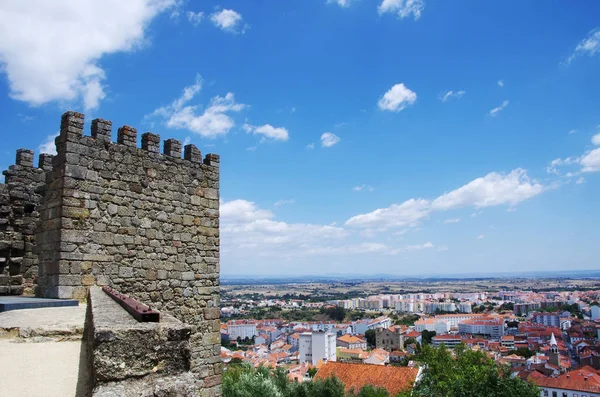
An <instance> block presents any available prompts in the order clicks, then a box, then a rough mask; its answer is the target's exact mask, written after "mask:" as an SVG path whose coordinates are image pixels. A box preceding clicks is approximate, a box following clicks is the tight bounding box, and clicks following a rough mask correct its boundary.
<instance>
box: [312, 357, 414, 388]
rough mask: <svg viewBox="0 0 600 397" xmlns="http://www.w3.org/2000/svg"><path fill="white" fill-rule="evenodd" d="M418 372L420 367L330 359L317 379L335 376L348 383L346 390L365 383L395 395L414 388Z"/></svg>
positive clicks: (318, 373) (345, 383) (359, 386)
mask: <svg viewBox="0 0 600 397" xmlns="http://www.w3.org/2000/svg"><path fill="white" fill-rule="evenodd" d="M418 373H419V370H418V368H410V367H392V366H383V365H369V364H350V363H338V362H335V361H329V362H327V363H326V364H324V365H323V366H322V367H321V368H320V369H319V372H317V374H316V375H315V379H327V378H329V377H332V376H335V377H336V378H338V379H339V380H341V381H342V382H343V383H344V385H346V391H349V390H350V389H352V388H354V390H355V391H358V390H360V389H361V388H362V387H363V386H365V385H372V386H374V387H383V388H385V389H387V391H388V392H389V393H390V394H391V395H395V394H396V393H398V392H400V391H403V390H405V389H412V387H413V385H414V383H415V380H416V378H417V375H418Z"/></svg>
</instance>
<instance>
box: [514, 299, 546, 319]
mask: <svg viewBox="0 0 600 397" xmlns="http://www.w3.org/2000/svg"><path fill="white" fill-rule="evenodd" d="M540 307H541V305H540V303H539V302H529V303H515V306H514V312H515V314H516V315H517V316H521V315H524V314H527V313H529V312H532V311H535V310H539V309H540Z"/></svg>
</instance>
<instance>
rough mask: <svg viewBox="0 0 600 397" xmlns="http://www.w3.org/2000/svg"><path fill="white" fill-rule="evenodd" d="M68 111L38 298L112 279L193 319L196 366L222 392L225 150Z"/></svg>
mask: <svg viewBox="0 0 600 397" xmlns="http://www.w3.org/2000/svg"><path fill="white" fill-rule="evenodd" d="M83 125H84V115H83V114H81V113H76V112H66V113H65V114H63V116H62V121H61V128H60V135H59V136H58V137H57V138H56V148H57V152H58V154H57V155H56V156H55V158H54V159H53V169H52V171H51V172H49V173H48V174H47V180H46V189H47V190H46V195H45V200H44V202H43V204H42V205H41V207H40V219H41V226H40V228H39V229H38V234H37V237H38V244H37V251H38V252H39V262H40V265H39V267H40V269H39V273H40V274H39V295H40V296H44V297H51V298H76V299H85V297H86V294H87V290H88V289H89V287H90V286H92V285H110V286H111V287H113V288H115V289H117V290H118V291H119V292H122V293H126V294H129V295H131V296H132V297H134V298H136V299H139V300H141V301H143V302H145V303H148V304H150V305H152V306H153V307H154V308H156V309H158V310H160V311H166V312H168V313H170V314H172V315H173V316H175V317H176V318H178V319H179V320H181V321H183V322H185V323H187V324H189V325H191V326H192V336H191V341H192V346H193V347H192V349H191V355H192V357H191V361H192V368H191V370H192V371H194V372H196V373H198V377H199V378H201V379H202V383H203V389H204V390H207V391H208V393H209V394H208V395H211V393H212V395H220V391H219V390H220V379H221V378H220V373H221V363H220V333H219V314H220V311H219V156H218V155H215V154H208V155H206V156H205V157H204V158H202V155H201V153H200V151H199V150H198V149H197V148H196V147H195V146H194V145H187V146H186V147H185V156H184V158H181V143H180V142H179V141H177V140H174V139H169V140H167V141H165V142H164V145H163V151H162V153H161V152H160V137H159V136H158V135H156V134H152V133H145V134H143V135H142V137H141V141H142V142H141V148H140V147H138V145H137V142H138V138H137V130H136V129H135V128H132V127H129V126H123V127H121V128H119V129H118V136H117V143H113V142H112V141H111V130H112V123H111V122H110V121H106V120H102V119H96V120H93V121H92V123H91V126H92V131H91V135H90V136H85V135H84V133H83Z"/></svg>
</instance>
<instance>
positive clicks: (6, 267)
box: [0, 149, 53, 295]
mask: <svg viewBox="0 0 600 397" xmlns="http://www.w3.org/2000/svg"><path fill="white" fill-rule="evenodd" d="M52 158H53V156H52V155H49V154H46V153H43V154H41V155H40V156H39V160H38V166H37V167H34V152H33V151H32V150H29V149H18V150H17V152H16V156H15V164H14V165H11V166H10V167H9V168H8V170H5V171H3V174H4V177H5V182H6V183H5V184H1V185H0V295H6V294H10V295H20V294H23V293H25V294H33V292H34V286H35V278H36V277H37V274H38V268H37V265H38V259H37V256H36V255H35V253H34V252H33V250H34V247H35V243H36V240H35V231H36V227H37V224H38V222H39V213H38V211H37V209H38V206H39V204H40V202H41V201H42V193H41V192H40V189H41V190H43V187H44V186H45V180H46V178H45V174H46V172H48V171H50V170H51V169H52Z"/></svg>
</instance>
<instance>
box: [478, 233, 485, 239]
mask: <svg viewBox="0 0 600 397" xmlns="http://www.w3.org/2000/svg"><path fill="white" fill-rule="evenodd" d="M476 238H477V240H483V239H484V238H485V236H484V235H483V234H480V235H479V236H477V237H476Z"/></svg>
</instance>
